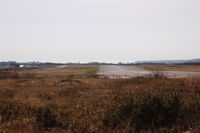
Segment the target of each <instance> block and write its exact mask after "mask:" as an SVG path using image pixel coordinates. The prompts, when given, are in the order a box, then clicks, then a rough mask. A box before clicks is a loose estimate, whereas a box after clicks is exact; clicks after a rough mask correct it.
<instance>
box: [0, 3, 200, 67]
mask: <svg viewBox="0 0 200 133" xmlns="http://www.w3.org/2000/svg"><path fill="white" fill-rule="evenodd" d="M199 14H200V1H199V0H168V1H166V0H123V1H120V0H0V61H18V62H29V61H41V62H78V61H80V62H83V63H85V62H93V61H97V62H113V63H118V62H135V61H139V60H179V59H196V58H200V52H199V49H200V38H199V35H200V15H199Z"/></svg>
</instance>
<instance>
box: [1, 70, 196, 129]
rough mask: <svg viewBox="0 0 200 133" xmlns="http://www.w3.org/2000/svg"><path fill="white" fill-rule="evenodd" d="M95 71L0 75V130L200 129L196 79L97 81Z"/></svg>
mask: <svg viewBox="0 0 200 133" xmlns="http://www.w3.org/2000/svg"><path fill="white" fill-rule="evenodd" d="M69 69H71V70H70V74H69V73H68V71H69ZM96 69H97V66H73V67H71V68H48V69H46V70H43V69H42V71H45V72H44V73H40V72H38V70H37V72H36V73H40V76H39V77H38V75H37V74H36V75H35V76H34V77H32V78H26V77H23V78H22V77H21V78H4V79H0V132H4V133H27V132H30V133H38V132H44V133H105V132H108V133H134V132H136V133H137V132H138V133H139V132H141V133H150V132H151V133H153V132H155V133H161V132H162V133H179V132H180V133H181V132H183V131H188V130H190V131H192V132H194V133H199V132H200V78H184V79H167V78H143V77H138V78H133V79H99V78H96V77H94V76H93V75H94V73H95V71H96ZM64 70H65V71H64ZM32 71H33V70H31V71H30V73H32ZM34 71H36V70H34ZM73 71H74V73H72V72H73ZM80 73H81V74H80ZM42 74H44V75H42ZM52 75H54V76H52Z"/></svg>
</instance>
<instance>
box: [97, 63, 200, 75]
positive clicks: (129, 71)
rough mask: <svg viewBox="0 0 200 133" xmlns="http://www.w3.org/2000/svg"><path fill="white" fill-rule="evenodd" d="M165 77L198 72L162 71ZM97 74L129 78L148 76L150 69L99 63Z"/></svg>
mask: <svg viewBox="0 0 200 133" xmlns="http://www.w3.org/2000/svg"><path fill="white" fill-rule="evenodd" d="M162 73H163V74H164V75H166V76H167V77H176V78H180V77H196V76H197V77H198V76H200V72H183V71H164V72H162ZM98 74H99V75H100V76H102V77H108V78H131V77H138V76H149V75H150V74H152V72H151V71H147V70H144V69H142V68H138V67H136V66H121V65H101V66H100V67H99V71H98Z"/></svg>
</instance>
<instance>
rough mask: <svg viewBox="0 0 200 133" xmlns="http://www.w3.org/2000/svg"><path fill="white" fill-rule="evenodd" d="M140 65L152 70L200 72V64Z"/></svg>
mask: <svg viewBox="0 0 200 133" xmlns="http://www.w3.org/2000/svg"><path fill="white" fill-rule="evenodd" d="M138 67H140V68H143V69H146V70H150V71H157V70H160V71H186V72H200V65H139V66H138Z"/></svg>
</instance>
